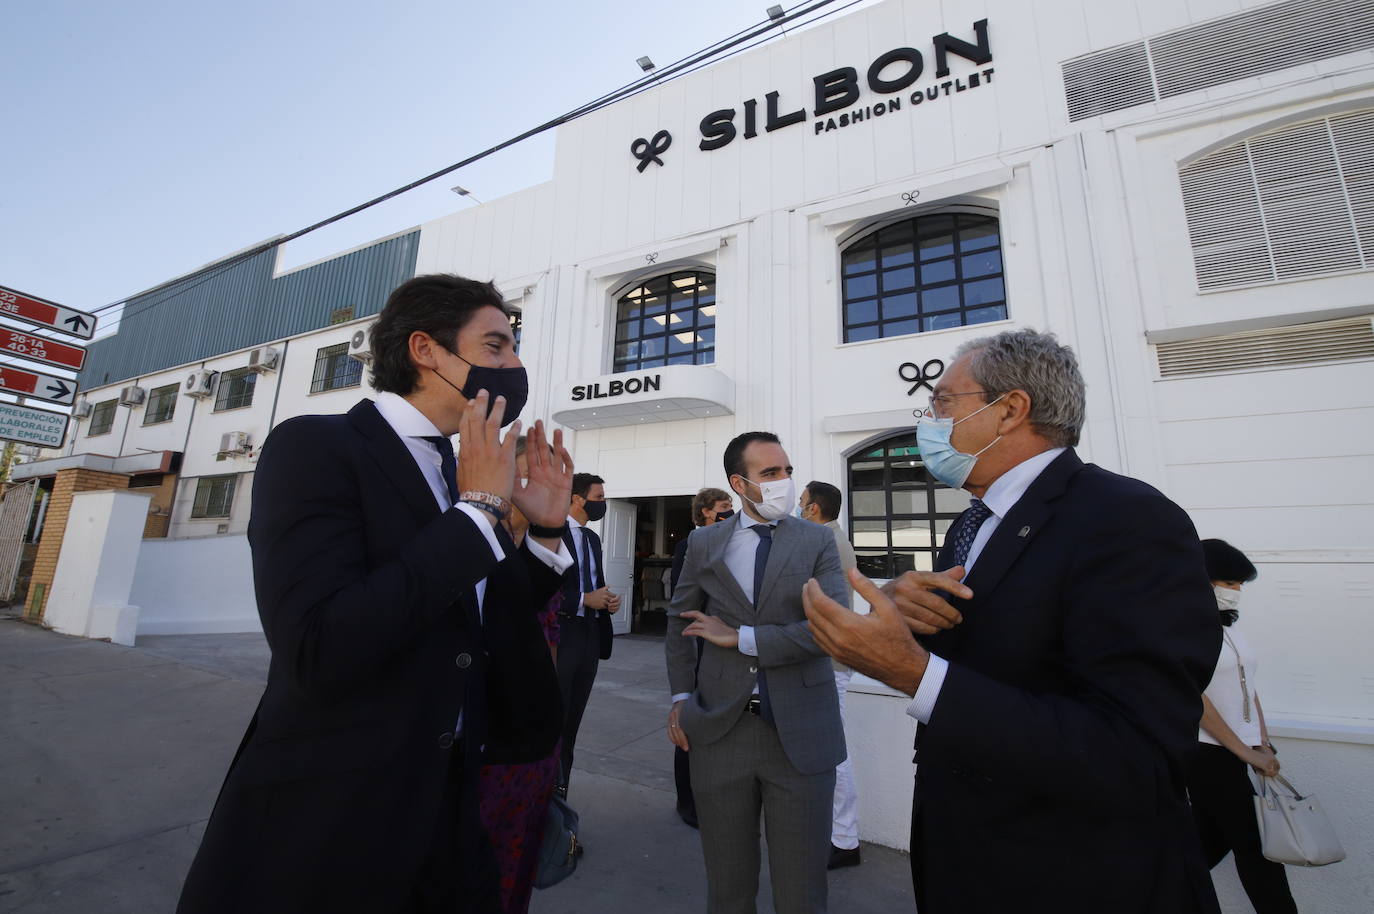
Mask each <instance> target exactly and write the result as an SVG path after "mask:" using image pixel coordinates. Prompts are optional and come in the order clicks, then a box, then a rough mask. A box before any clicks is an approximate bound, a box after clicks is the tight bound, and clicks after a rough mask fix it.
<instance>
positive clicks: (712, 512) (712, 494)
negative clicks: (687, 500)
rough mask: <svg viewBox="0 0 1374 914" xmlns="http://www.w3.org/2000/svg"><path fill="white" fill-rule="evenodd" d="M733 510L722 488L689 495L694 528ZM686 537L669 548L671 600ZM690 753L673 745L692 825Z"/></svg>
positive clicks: (681, 803) (676, 776) (681, 802)
mask: <svg viewBox="0 0 1374 914" xmlns="http://www.w3.org/2000/svg"><path fill="white" fill-rule="evenodd" d="M734 513H735V506H734V503H733V502H732V501H730V493H729V492H726V491H725V490H724V489H713V488H705V489H702V490H701V491H700V492H698V493H697V494H696V495H694V496H692V524H693V525H694V526H697V527H709V526H711V525H712V524H714V523H716V521H718V520H726V519H728V518H730V517H732V516H734ZM689 539H691V537H690V536H684V537H683V538H682V539H680V540H678V541H677V545H676V546H674V547H673V565H672V569H671V577H670V578H669V587H668V597H669V599H672V596H673V591H674V590H677V579H678V578H679V577H681V575H682V563H683V562H685V561H686V560H687V541H688V540H689ZM701 645H702V642H700V641H698V642H697V660H698V661H700V660H701ZM690 759H691V756H689V755H688V754H687V753H686V752H684V751H682V747H681V746H673V782H674V783H675V784H676V786H677V814H678V815H679V816H681V817H682V821H684V822H686V823H687V824H688V825H690V826H692V827H693V828H696V827H697V804H696V800H695V799H693V797H692V765H691V761H690Z"/></svg>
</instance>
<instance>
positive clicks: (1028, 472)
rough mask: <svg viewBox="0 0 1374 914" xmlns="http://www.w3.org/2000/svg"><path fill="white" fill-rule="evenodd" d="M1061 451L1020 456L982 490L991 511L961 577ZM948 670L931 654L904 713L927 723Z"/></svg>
mask: <svg viewBox="0 0 1374 914" xmlns="http://www.w3.org/2000/svg"><path fill="white" fill-rule="evenodd" d="M1062 453H1064V448H1062V447H1056V448H1050V449H1049V450H1048V451H1044V452H1042V453H1039V454H1036V455H1035V456H1034V457H1031V458H1029V459H1027V460H1023V461H1021V462H1020V463H1018V464H1017V465H1016V466H1014V467H1012V468H1011V469H1010V470H1007V471H1006V472H1005V473H1003V474H1002V475H1001V476H999V477H997V480H996V481H995V482H994V483H993V484H992V485H990V486H988V490H987V491H986V492H984V493H983V499H982V500H983V504H985V505H987V507H988V510H989V511H991V512H992V514H990V515H989V516H988V518H987V519H986V520H984V521H983V525H982V526H981V527H979V528H978V535H977V536H975V537H974V538H973V545H972V546H970V547H969V550H968V559H967V560H966V561H965V562H964V572H965V574H964V580H965V581H967V580H968V576H969V575H970V574H972V573H973V566H974V563H975V562H977V561H978V556H980V555H982V554H983V547H984V546H986V545H987V544H988V540H990V539H992V535H993V534H994V533H996V532H997V525H998V524H1000V523H1001V522H1002V518H1004V517H1006V516H1007V513H1008V512H1009V511H1011V509H1012V508H1013V507H1015V506H1016V503H1017V502H1018V501H1020V500H1021V496H1022V495H1025V494H1026V490H1027V489H1029V488H1030V487H1031V483H1033V482H1035V480H1036V479H1038V478H1039V476H1040V474H1041V473H1043V472H1044V471H1045V467H1047V466H1049V465H1050V464H1051V463H1053V462H1054V458H1056V457H1058V456H1059V455H1060V454H1062ZM948 535H949V534H946V536H948ZM948 672H949V661H947V660H945V658H943V657H940V656H938V655H936V654H931V655H930V660H929V661H928V662H927V664H926V672H925V675H924V676H922V677H921V684H920V685H919V686H917V687H916V695H915V696H914V697H913V698H912V699H911V704H910V705H908V706H907V709H906V713H907V714H910V715H911V716H912V717H914V718H916V719H917V720H919V721H920V722H921V723H923V724H928V723H930V717H931V715H932V714H934V713H935V703H936V701H938V700H939V698H940V689H941V688H943V687H944V684H945V675H946V674H947V673H948Z"/></svg>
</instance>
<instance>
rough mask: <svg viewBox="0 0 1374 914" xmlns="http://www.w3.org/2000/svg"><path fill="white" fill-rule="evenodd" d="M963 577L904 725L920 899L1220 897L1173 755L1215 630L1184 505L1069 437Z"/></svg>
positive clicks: (1204, 900)
mask: <svg viewBox="0 0 1374 914" xmlns="http://www.w3.org/2000/svg"><path fill="white" fill-rule="evenodd" d="M951 551H952V537H946V542H945V549H944V551H943V552H942V553H941V556H940V563H939V567H941V568H945V567H949V566H950V565H952V564H953V557H952V555H951V554H950V553H951ZM966 583H967V584H968V586H969V587H970V588H971V589H972V590H973V593H974V596H973V598H972V599H971V600H968V601H964V600H954V601H953V603H954V605H955V606H956V607H957V608H958V609H959V611H960V612H961V613H962V614H963V618H964V621H963V622H962V623H961V624H960V625H958V626H956V627H955V628H954V629H952V630H950V631H947V632H941V633H939V634H936V635H933V636H930V637H926V638H923V639H922V641H923V643H924V644H925V645H926V647H928V648H929V650H930V651H931V652H933V653H936V654H939V655H940V656H941V657H943V658H945V659H946V660H948V661H949V672H948V675H947V676H946V678H945V681H944V686H943V688H942V689H941V692H940V696H939V700H938V701H937V702H936V705H935V708H934V711H933V713H932V716H931V720H930V723H929V724H928V725H925V726H922V727H921V728H920V733H919V735H918V759H917V761H918V765H917V773H916V797H915V801H914V805H913V810H912V836H911V840H912V855H911V865H912V871H913V879H914V881H915V884H916V897H917V900H918V903H919V907H920V910H921V912H922V914H942V912H960V914H979V912H988V914H992V912H999V914H1000V912H1005V911H1013V910H1014V911H1089V910H1091V911H1112V912H1114V914H1120V912H1158V914H1178V912H1195V911H1207V912H1215V911H1216V910H1217V902H1216V898H1215V895H1214V893H1213V890H1212V883H1211V878H1210V876H1209V874H1208V872H1207V869H1206V867H1205V866H1204V865H1203V862H1202V857H1201V853H1200V850H1199V848H1198V843H1197V839H1196V836H1195V834H1194V832H1193V823H1192V819H1191V815H1190V813H1189V808H1188V803H1187V798H1186V795H1185V792H1184V783H1185V776H1184V771H1185V760H1186V758H1187V756H1188V754H1189V753H1190V752H1192V751H1193V749H1194V747H1195V745H1196V743H1197V728H1198V720H1199V718H1200V717H1201V715H1202V702H1201V693H1202V690H1203V689H1204V688H1205V687H1206V685H1207V682H1208V680H1209V679H1210V678H1211V673H1212V668H1213V666H1214V663H1215V660H1216V655H1217V652H1218V651H1219V650H1220V645H1221V630H1220V626H1219V623H1218V616H1217V611H1216V600H1215V599H1214V598H1213V596H1212V591H1211V587H1210V585H1209V582H1208V579H1207V574H1206V571H1205V570H1204V567H1203V561H1202V549H1201V546H1200V544H1199V542H1198V537H1197V532H1196V531H1195V530H1194V528H1193V524H1192V522H1191V521H1190V520H1189V519H1188V516H1187V515H1186V514H1185V513H1184V512H1183V510H1182V509H1180V508H1179V507H1178V506H1177V505H1175V504H1174V503H1173V502H1171V501H1169V499H1167V498H1165V497H1164V496H1163V495H1162V494H1160V493H1159V492H1158V491H1156V490H1155V489H1153V488H1151V487H1150V486H1148V485H1146V484H1144V483H1142V482H1139V481H1138V480H1134V479H1129V478H1126V477H1123V476H1118V475H1115V474H1113V473H1109V472H1107V471H1106V470H1103V469H1101V468H1099V467H1096V466H1092V465H1084V464H1083V462H1082V461H1081V460H1080V459H1079V458H1078V456H1077V455H1076V454H1075V453H1074V452H1073V451H1072V450H1069V451H1066V452H1065V453H1063V454H1061V455H1060V456H1058V457H1057V458H1055V460H1054V461H1053V462H1052V463H1050V465H1049V466H1048V467H1046V469H1045V470H1044V472H1042V473H1041V474H1040V476H1039V477H1038V478H1037V479H1036V480H1035V481H1034V482H1033V483H1032V484H1031V486H1030V488H1029V489H1028V490H1027V491H1026V493H1025V495H1024V496H1022V498H1021V499H1020V501H1018V502H1017V503H1016V505H1015V506H1014V507H1013V508H1012V509H1011V510H1010V511H1009V512H1008V514H1007V516H1006V517H1005V518H1003V519H1002V521H1001V523H1000V524H999V526H998V527H997V530H996V532H995V533H994V534H993V536H992V538H991V539H990V540H989V541H988V543H987V545H986V546H985V547H984V549H983V551H982V553H981V554H980V555H979V557H978V560H977V562H976V563H975V564H974V568H973V571H972V572H971V573H970V574H969V577H968V579H967V581H966Z"/></svg>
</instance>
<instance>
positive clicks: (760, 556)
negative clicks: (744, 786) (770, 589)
mask: <svg viewBox="0 0 1374 914" xmlns="http://www.w3.org/2000/svg"><path fill="white" fill-rule="evenodd" d="M749 529H751V530H753V531H754V532H755V533H757V534H758V537H759V545H758V548H757V549H755V550H754V609H756V610H757V609H758V608H759V597H761V596H762V595H763V573H764V572H765V571H767V570H768V553H769V552H770V551H772V549H773V528H772V527H770V526H768V525H767V524H755V525H754V526H753V527H750V528H749ZM756 643H757V642H756ZM756 659H757V658H756ZM755 666H757V667H758V669H759V703H760V705H761V706H762V707H761V710H762V711H763V719H764V720H766V721H768V723H770V724H771V723H773V704H772V702H770V701H769V700H768V677H767V676H766V675H764V671H763V663H762V661H760V662H758V663H756V664H755Z"/></svg>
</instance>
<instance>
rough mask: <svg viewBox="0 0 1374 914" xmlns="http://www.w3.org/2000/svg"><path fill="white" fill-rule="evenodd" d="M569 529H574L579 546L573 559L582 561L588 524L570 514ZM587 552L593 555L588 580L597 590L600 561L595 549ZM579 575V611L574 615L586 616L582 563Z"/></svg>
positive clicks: (578, 570) (574, 536) (575, 540)
mask: <svg viewBox="0 0 1374 914" xmlns="http://www.w3.org/2000/svg"><path fill="white" fill-rule="evenodd" d="M568 529H569V530H571V531H572V539H573V545H574V546H576V547H577V548H575V549H574V550H573V561H574V562H581V561H582V539H583V538H584V537H585V536H586V535H587V526H586V525H585V524H583V523H581V522H580V521H578V519H577V518H575V517H573V516H572V515H571V514H569V515H568ZM587 554H588V555H590V556H591V557H592V567H591V569H590V574H589V575H588V578H587V580H589V581H591V582H592V589H593V590H595V589H596V572H597V562H598V561H599V559H598V556H597V554H596V550H595V549H588V550H587ZM577 575H578V578H577V612H576V613H574V615H577V616H585V615H587V606H586V604H585V603H583V602H582V598H583V597H584V596H585V594H583V593H582V567H581V566H580V565H579V566H578V568H577Z"/></svg>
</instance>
